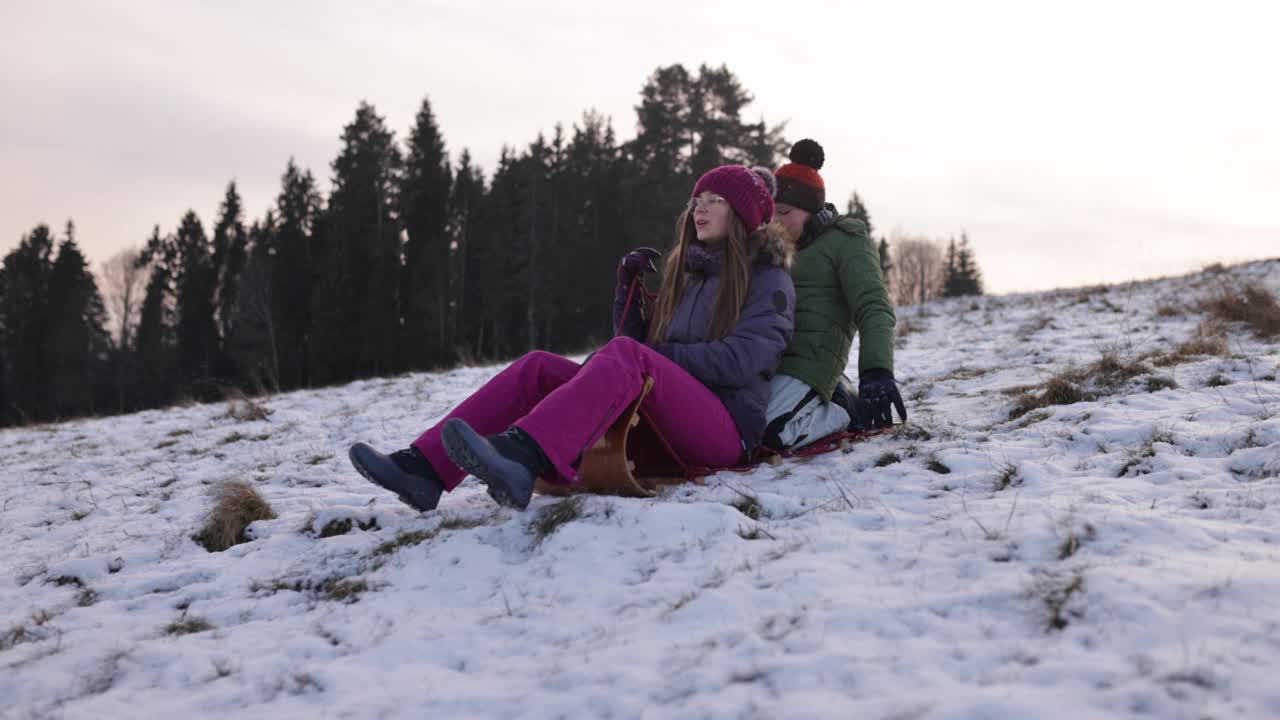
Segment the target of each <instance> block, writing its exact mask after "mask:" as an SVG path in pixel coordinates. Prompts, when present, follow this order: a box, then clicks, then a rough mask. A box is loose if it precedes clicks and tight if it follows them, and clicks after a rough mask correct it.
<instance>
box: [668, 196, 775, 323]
mask: <svg viewBox="0 0 1280 720" xmlns="http://www.w3.org/2000/svg"><path fill="white" fill-rule="evenodd" d="M697 239H698V232H697V227H696V226H695V225H694V224H693V212H692V211H689V210H685V211H684V212H682V213H680V218H679V219H678V220H676V242H675V247H674V248H672V250H671V253H670V254H668V255H667V261H666V263H664V264H663V267H662V287H661V288H660V289H659V290H658V301H657V302H656V303H655V304H654V309H653V315H652V317H650V318H649V342H661V341H662V340H663V339H665V337H666V334H667V330H668V329H669V327H670V325H671V318H672V317H673V316H674V315H675V312H676V306H677V305H679V304H680V297H681V296H682V295H683V294H684V289H685V286H686V285H687V284H688V273H687V272H685V269H684V261H685V253H686V251H687V250H688V248H689V244H690V243H693V242H696V241H697ZM760 242H761V241H760V239H759V238H757V237H755V236H753V235H748V234H747V229H746V227H745V226H744V225H743V224H742V220H741V218H739V217H738V214H737V213H731V218H730V222H729V235H728V237H726V238H725V239H724V242H723V243H722V248H723V251H724V259H723V261H722V265H721V267H720V293H719V295H718V296H717V297H716V304H715V309H714V310H713V311H712V315H711V335H712V337H713V338H715V339H720V338H722V337H724V336H726V335H728V334H729V333H730V332H732V331H733V328H734V327H735V326H736V325H737V324H738V317H739V316H740V315H741V313H742V304H743V303H744V302H746V300H747V290H749V289H750V285H751V261H752V259H753V258H754V257H755V254H756V251H757V250H758V249H759V246H760Z"/></svg>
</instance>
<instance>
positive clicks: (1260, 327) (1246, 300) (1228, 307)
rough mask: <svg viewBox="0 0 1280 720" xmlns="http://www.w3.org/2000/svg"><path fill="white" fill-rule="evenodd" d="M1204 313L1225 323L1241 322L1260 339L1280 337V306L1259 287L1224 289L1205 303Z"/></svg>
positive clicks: (1269, 292)
mask: <svg viewBox="0 0 1280 720" xmlns="http://www.w3.org/2000/svg"><path fill="white" fill-rule="evenodd" d="M1203 307H1204V310H1205V311H1206V312H1208V313H1209V314H1210V315H1212V316H1213V317H1216V318H1219V319H1221V320H1224V321H1226V322H1241V323H1244V324H1246V325H1248V326H1249V329H1250V330H1252V331H1253V333H1254V334H1255V335H1257V336H1258V337H1259V338H1263V339H1269V338H1273V337H1277V336H1280V303H1277V302H1276V298H1275V296H1274V295H1272V294H1271V291H1269V290H1267V289H1266V288H1265V287H1263V286H1261V285H1258V284H1249V285H1245V286H1243V287H1223V288H1221V289H1219V290H1218V291H1217V292H1215V293H1214V294H1213V295H1211V296H1210V297H1209V298H1208V299H1207V300H1206V301H1205V302H1204V306H1203Z"/></svg>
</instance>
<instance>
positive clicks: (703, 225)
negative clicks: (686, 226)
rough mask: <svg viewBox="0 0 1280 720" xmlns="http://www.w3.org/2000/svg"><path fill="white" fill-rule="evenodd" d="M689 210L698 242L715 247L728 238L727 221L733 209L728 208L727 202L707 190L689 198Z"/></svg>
mask: <svg viewBox="0 0 1280 720" xmlns="http://www.w3.org/2000/svg"><path fill="white" fill-rule="evenodd" d="M689 209H690V210H692V211H693V225H694V228H695V229H696V230H697V234H698V239H699V240H701V241H702V242H704V243H707V244H708V245H715V244H719V243H721V242H724V239H725V238H727V237H729V221H730V219H731V218H730V216H731V215H732V214H733V208H731V207H729V201H728V200H725V199H724V198H722V197H720V196H719V195H717V194H715V193H713V192H711V191H709V190H708V191H706V192H703V193H702V194H700V195H698V196H697V197H695V198H691V199H690V200H689Z"/></svg>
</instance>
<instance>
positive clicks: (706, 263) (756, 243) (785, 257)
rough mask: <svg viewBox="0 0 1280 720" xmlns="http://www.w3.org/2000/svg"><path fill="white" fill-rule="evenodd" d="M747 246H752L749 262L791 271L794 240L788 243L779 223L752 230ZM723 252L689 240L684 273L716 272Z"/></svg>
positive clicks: (784, 230)
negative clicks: (753, 249)
mask: <svg viewBox="0 0 1280 720" xmlns="http://www.w3.org/2000/svg"><path fill="white" fill-rule="evenodd" d="M747 246H748V247H749V248H750V247H754V248H755V255H754V260H753V261H752V264H753V265H767V266H773V267H780V268H782V269H783V270H786V271H788V272H790V271H791V263H792V261H793V260H794V259H795V243H793V242H791V236H790V235H788V234H787V230H786V228H784V227H783V226H782V224H781V223H777V222H772V223H769V224H768V225H765V226H764V227H762V228H760V229H759V230H757V231H755V232H754V233H752V234H751V237H750V238H748V240H747ZM723 253H724V251H723V249H722V248H720V247H714V246H708V245H705V244H703V243H701V242H694V243H690V245H689V247H688V249H687V250H685V255H684V269H685V270H686V271H687V272H695V273H703V274H710V275H719V274H720V264H721V263H722V262H723V257H724V254H723Z"/></svg>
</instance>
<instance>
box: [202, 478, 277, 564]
mask: <svg viewBox="0 0 1280 720" xmlns="http://www.w3.org/2000/svg"><path fill="white" fill-rule="evenodd" d="M214 497H215V500H214V506H213V510H212V511H211V512H210V513H209V519H208V521H206V522H205V525H204V527H203V528H201V530H200V532H199V533H198V534H196V536H195V538H193V539H194V540H195V541H196V542H197V543H199V544H200V545H201V546H202V547H204V549H205V550H208V551H209V552H222V551H223V550H226V549H227V548H229V547H232V546H234V545H239V544H240V543H243V542H248V540H249V539H248V538H247V537H245V534H244V532H245V529H246V528H248V527H249V525H250V524H251V523H253V522H256V521H258V520H271V519H273V518H275V517H276V514H275V512H274V511H273V510H272V509H271V504H270V503H268V502H267V501H266V500H264V499H263V498H262V496H261V495H259V494H258V491H257V490H254V489H253V488H252V487H250V486H249V485H248V484H246V483H242V482H227V483H223V484H222V485H221V486H219V487H218V489H217V490H216V491H215V495H214Z"/></svg>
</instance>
